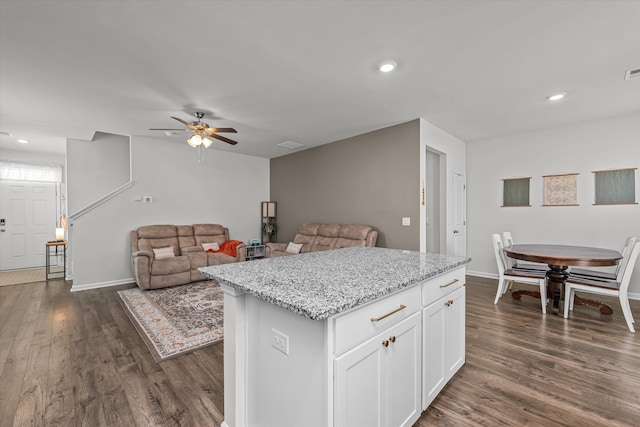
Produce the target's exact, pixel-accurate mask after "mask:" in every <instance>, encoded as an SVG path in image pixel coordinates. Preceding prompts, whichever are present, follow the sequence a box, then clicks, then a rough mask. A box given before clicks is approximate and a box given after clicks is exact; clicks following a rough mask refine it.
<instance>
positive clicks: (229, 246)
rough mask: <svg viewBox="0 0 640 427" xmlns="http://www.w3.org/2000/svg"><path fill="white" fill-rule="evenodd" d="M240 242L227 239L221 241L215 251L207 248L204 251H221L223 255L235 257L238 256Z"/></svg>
mask: <svg viewBox="0 0 640 427" xmlns="http://www.w3.org/2000/svg"><path fill="white" fill-rule="evenodd" d="M241 244H242V242H241V241H240V240H227V241H225V242H222V244H221V245H220V249H219V250H217V251H214V250H213V249H208V250H207V251H206V252H213V253H217V254H218V253H221V254H225V255H229V256H232V257H236V256H238V251H237V249H238V245H241Z"/></svg>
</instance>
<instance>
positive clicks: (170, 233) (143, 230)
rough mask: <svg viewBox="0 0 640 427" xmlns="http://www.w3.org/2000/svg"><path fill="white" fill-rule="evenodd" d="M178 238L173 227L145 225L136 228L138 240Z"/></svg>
mask: <svg viewBox="0 0 640 427" xmlns="http://www.w3.org/2000/svg"><path fill="white" fill-rule="evenodd" d="M167 237H178V232H177V229H176V226H175V225H145V226H142V227H140V228H138V239H163V238H167Z"/></svg>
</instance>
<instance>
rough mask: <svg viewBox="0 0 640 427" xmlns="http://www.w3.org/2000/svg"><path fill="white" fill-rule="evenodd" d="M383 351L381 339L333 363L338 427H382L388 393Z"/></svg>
mask: <svg viewBox="0 0 640 427" xmlns="http://www.w3.org/2000/svg"><path fill="white" fill-rule="evenodd" d="M385 350H386V348H385V347H384V346H383V344H382V339H381V337H380V336H376V337H374V338H372V339H371V340H369V341H367V342H365V343H363V344H361V345H360V346H358V347H356V348H355V349H353V350H351V351H349V352H347V353H345V354H344V355H342V356H340V357H338V358H337V359H336V361H335V421H336V426H337V427H341V426H343V427H352V426H353V427H360V426H362V427H368V426H371V427H383V426H385V425H386V424H385V419H386V417H387V414H386V405H385V402H384V398H383V395H384V394H385V393H386V390H387V383H386V381H387V376H386V375H385V374H386V369H385V367H384V364H385V362H386V357H385V356H386V354H385Z"/></svg>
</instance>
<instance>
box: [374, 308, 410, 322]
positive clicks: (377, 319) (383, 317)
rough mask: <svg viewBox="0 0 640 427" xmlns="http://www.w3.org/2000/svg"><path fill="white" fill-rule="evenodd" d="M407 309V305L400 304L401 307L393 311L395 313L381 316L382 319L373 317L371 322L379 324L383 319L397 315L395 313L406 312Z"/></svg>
mask: <svg viewBox="0 0 640 427" xmlns="http://www.w3.org/2000/svg"><path fill="white" fill-rule="evenodd" d="M405 308H407V306H406V305H404V304H400V307H398V308H396V309H395V310H393V311H391V312H389V313H387V314H385V315H384V316H380V317H372V318H371V321H372V322H379V321H380V320H382V319H386V318H387V317H389V316H391V315H392V314H395V313H397V312H399V311H400V310H404V309H405Z"/></svg>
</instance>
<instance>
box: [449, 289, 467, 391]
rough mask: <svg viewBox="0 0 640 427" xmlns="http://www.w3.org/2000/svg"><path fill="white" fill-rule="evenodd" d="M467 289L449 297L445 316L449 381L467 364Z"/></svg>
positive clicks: (459, 290)
mask: <svg viewBox="0 0 640 427" xmlns="http://www.w3.org/2000/svg"><path fill="white" fill-rule="evenodd" d="M464 290H465V288H460V289H458V290H457V291H456V292H453V293H452V294H451V295H449V297H448V298H446V300H447V304H448V305H447V306H446V310H445V311H446V316H445V340H444V344H445V347H444V348H445V352H444V360H445V368H446V372H447V381H449V380H450V379H451V377H453V375H454V374H455V373H456V372H458V369H460V367H461V366H462V365H464V362H465V348H464V346H465V336H464V332H465V293H464Z"/></svg>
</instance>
